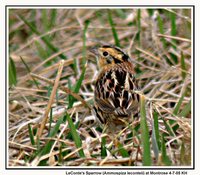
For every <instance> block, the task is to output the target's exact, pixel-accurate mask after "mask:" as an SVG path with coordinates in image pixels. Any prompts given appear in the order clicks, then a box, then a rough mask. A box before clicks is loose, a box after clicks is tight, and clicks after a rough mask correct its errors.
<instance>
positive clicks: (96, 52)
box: [89, 47, 99, 56]
mask: <svg viewBox="0 0 200 175" xmlns="http://www.w3.org/2000/svg"><path fill="white" fill-rule="evenodd" d="M89 51H90V52H91V53H93V54H94V55H96V56H98V55H99V52H98V47H92V48H90V49H89Z"/></svg>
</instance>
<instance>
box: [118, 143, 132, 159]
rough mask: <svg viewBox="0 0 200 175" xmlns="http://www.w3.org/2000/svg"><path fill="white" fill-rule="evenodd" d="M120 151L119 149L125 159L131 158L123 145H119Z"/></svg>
mask: <svg viewBox="0 0 200 175" xmlns="http://www.w3.org/2000/svg"><path fill="white" fill-rule="evenodd" d="M118 149H119V152H120V154H121V155H122V157H124V158H125V157H129V156H130V155H129V153H128V151H127V150H126V149H125V148H124V147H123V145H122V144H121V143H119V145H118Z"/></svg>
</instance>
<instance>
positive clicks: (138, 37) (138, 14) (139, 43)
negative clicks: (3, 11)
mask: <svg viewBox="0 0 200 175" xmlns="http://www.w3.org/2000/svg"><path fill="white" fill-rule="evenodd" d="M137 29H138V33H137V35H136V38H135V39H136V40H137V41H138V46H139V47H140V45H141V41H140V32H141V10H140V9H138V10H137Z"/></svg>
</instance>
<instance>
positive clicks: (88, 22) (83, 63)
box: [82, 21, 90, 67]
mask: <svg viewBox="0 0 200 175" xmlns="http://www.w3.org/2000/svg"><path fill="white" fill-rule="evenodd" d="M89 24H90V21H86V22H85V26H84V30H83V53H82V54H83V59H82V66H83V67H84V65H85V63H86V49H87V48H86V40H87V38H86V33H87V29H88V27H89Z"/></svg>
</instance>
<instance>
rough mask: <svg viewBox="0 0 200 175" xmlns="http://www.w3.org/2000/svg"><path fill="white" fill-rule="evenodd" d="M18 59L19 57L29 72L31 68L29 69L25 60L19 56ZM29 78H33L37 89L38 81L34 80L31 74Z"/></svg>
mask: <svg viewBox="0 0 200 175" xmlns="http://www.w3.org/2000/svg"><path fill="white" fill-rule="evenodd" d="M20 59H21V61H22V63H23V64H24V66H25V68H26V70H27V72H28V73H30V72H31V70H30V68H29V66H28V64H26V62H25V61H24V59H23V58H22V57H21V56H20ZM31 78H32V80H33V82H34V84H35V86H36V87H37V88H38V89H39V86H38V82H37V81H36V80H35V78H33V77H32V76H31Z"/></svg>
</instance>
